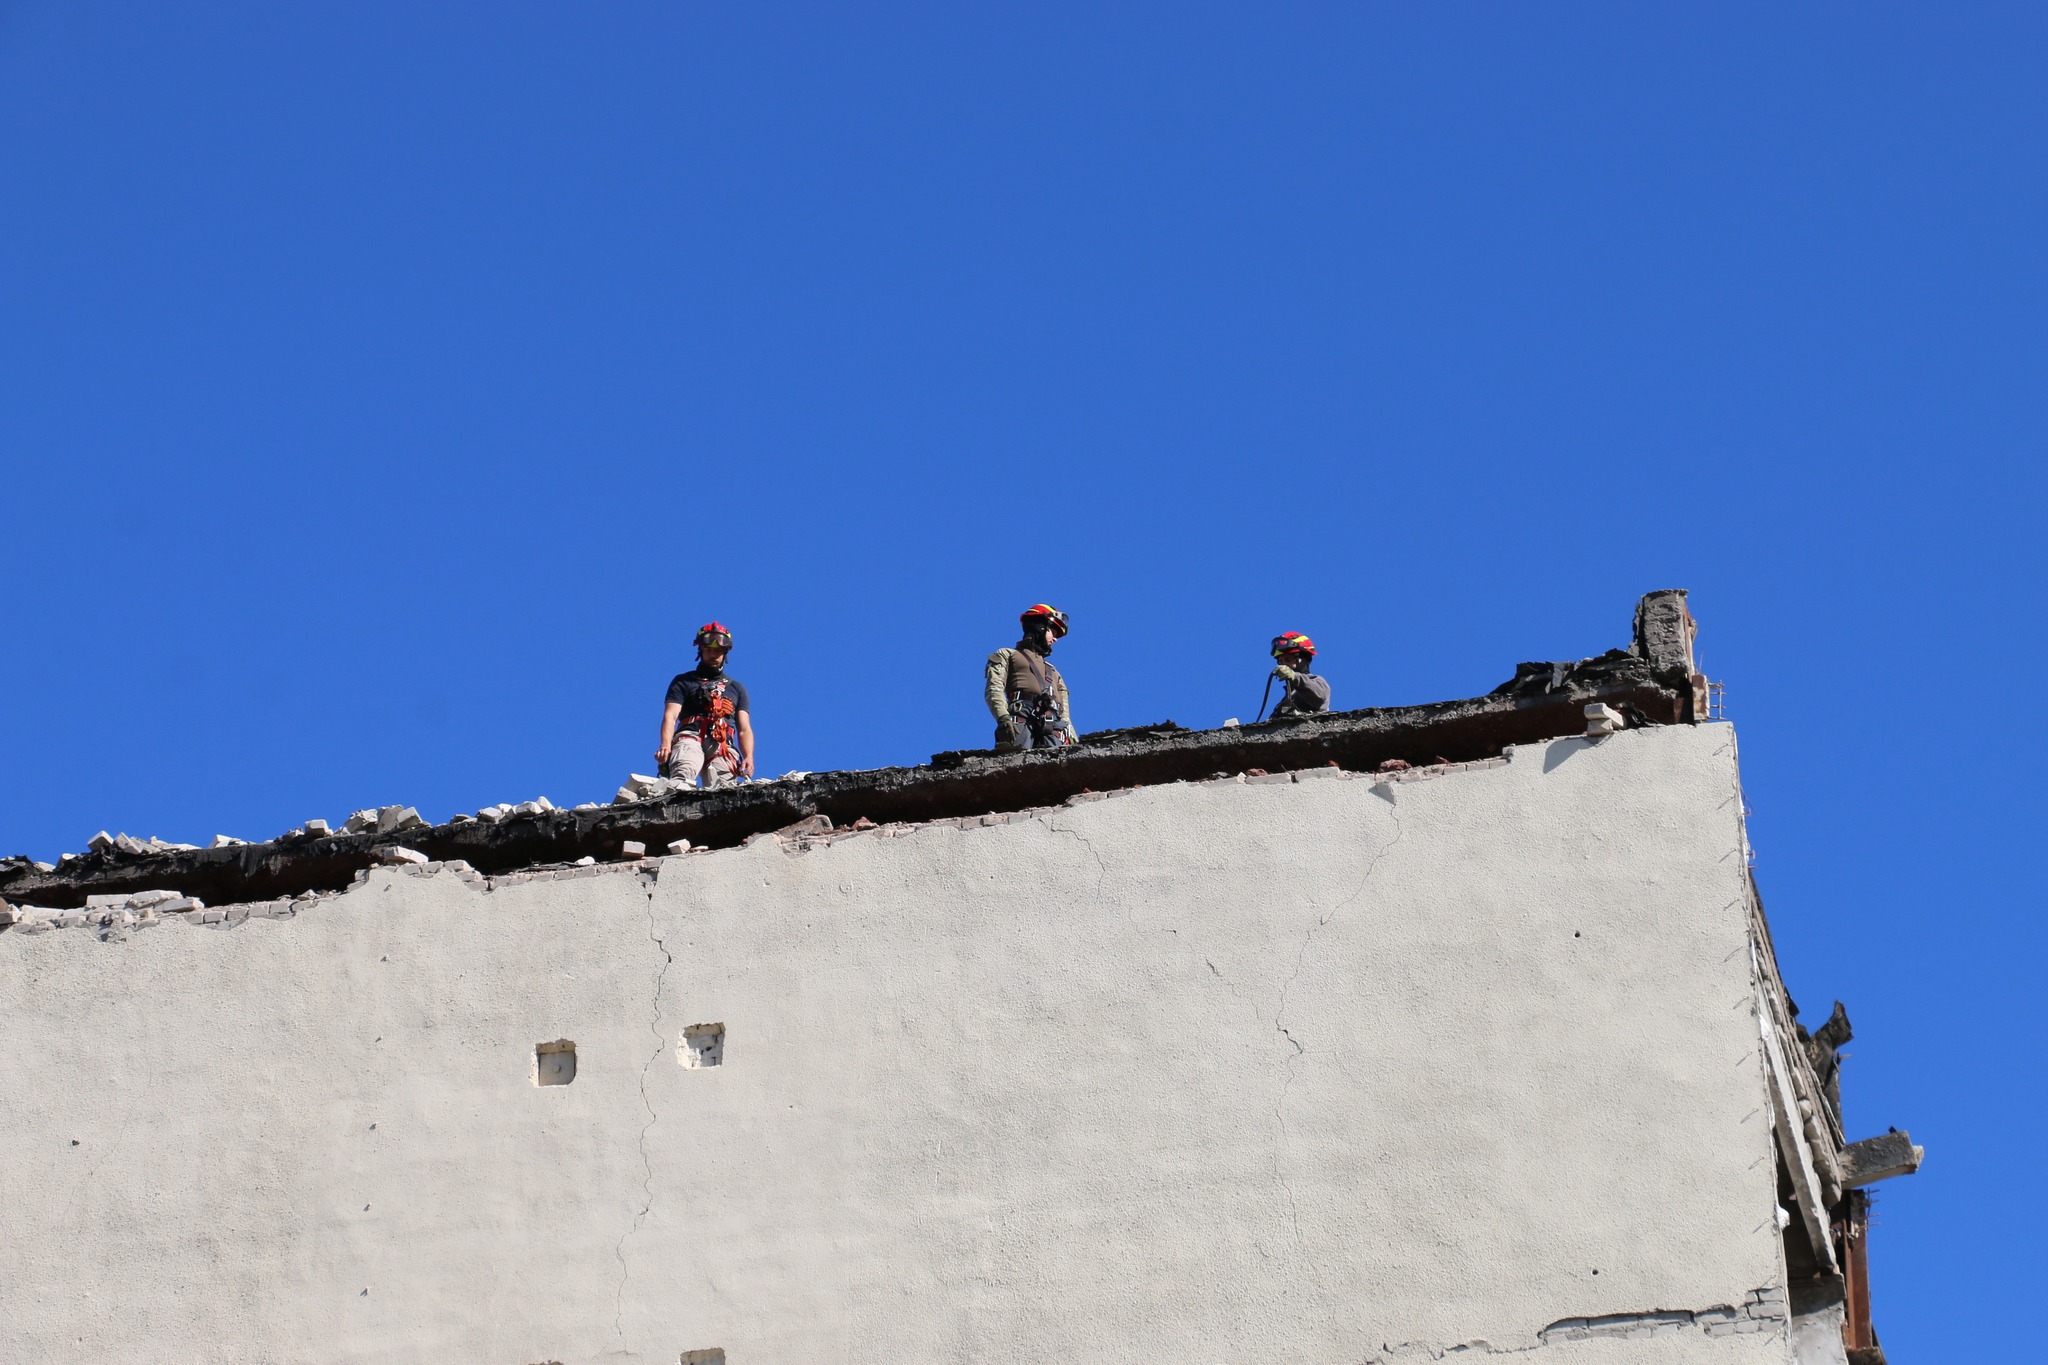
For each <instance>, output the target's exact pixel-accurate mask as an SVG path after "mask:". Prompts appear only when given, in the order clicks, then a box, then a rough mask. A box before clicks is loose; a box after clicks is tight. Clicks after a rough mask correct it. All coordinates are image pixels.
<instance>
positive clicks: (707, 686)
mask: <svg viewBox="0 0 2048 1365" xmlns="http://www.w3.org/2000/svg"><path fill="white" fill-rule="evenodd" d="M721 696H722V697H724V698H726V699H727V700H729V701H730V702H732V708H733V710H735V711H746V712H749V713H751V712H752V711H753V707H751V706H749V705H748V704H747V689H746V685H745V684H744V683H742V682H740V680H739V679H737V678H731V677H727V676H726V674H725V672H724V670H722V669H709V668H705V667H704V666H703V665H701V664H700V665H698V666H697V667H696V668H693V669H691V670H690V671H689V672H688V673H678V674H676V677H675V681H674V682H672V683H670V684H669V685H668V700H669V701H672V702H675V703H677V704H679V705H680V706H681V707H682V708H683V713H682V716H681V717H680V719H681V720H682V721H683V722H684V723H687V722H689V721H692V720H696V719H699V718H701V717H704V716H708V715H710V714H711V699H712V698H713V697H721Z"/></svg>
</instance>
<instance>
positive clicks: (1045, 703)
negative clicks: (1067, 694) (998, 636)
mask: <svg viewBox="0 0 2048 1365" xmlns="http://www.w3.org/2000/svg"><path fill="white" fill-rule="evenodd" d="M1011 653H1012V654H1013V655H1015V656H1016V657H1018V658H1019V659H1021V660H1022V661H1023V664H1024V668H1025V671H1027V672H1028V673H1030V674H1031V680H1032V681H1033V682H1035V683H1037V684H1038V695H1037V696H1032V695H1031V694H1030V693H1028V692H1023V691H1018V690H1015V689H1013V690H1011V692H1010V694H1009V702H1010V714H1011V715H1012V716H1014V717H1016V718H1017V719H1018V720H1020V721H1022V722H1023V723H1024V724H1026V725H1028V726H1030V727H1031V744H1032V747H1033V748H1037V749H1045V748H1052V747H1056V746H1060V745H1064V744H1067V743H1069V742H1070V741H1069V739H1068V736H1067V727H1066V725H1065V724H1064V723H1063V722H1064V719H1065V718H1064V717H1063V716H1061V715H1060V703H1059V698H1058V696H1057V695H1056V694H1055V693H1054V691H1053V687H1054V679H1055V677H1056V676H1057V675H1056V674H1054V673H1053V671H1052V665H1051V664H1049V663H1046V662H1045V661H1043V660H1041V659H1040V658H1039V657H1038V653H1037V651H1036V650H1030V649H1026V648H1024V647H1023V646H1022V645H1019V646H1018V647H1017V648H1015V649H1014V650H1012V651H1011Z"/></svg>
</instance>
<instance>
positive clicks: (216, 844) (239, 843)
mask: <svg viewBox="0 0 2048 1365" xmlns="http://www.w3.org/2000/svg"><path fill="white" fill-rule="evenodd" d="M248 843H249V841H248V840H247V839H237V838H234V837H233V836H232V835H227V834H216V835H214V836H213V842H212V843H211V844H209V845H207V847H209V848H244V847H246V846H247V845H248Z"/></svg>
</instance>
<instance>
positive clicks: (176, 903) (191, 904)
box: [153, 896, 206, 915]
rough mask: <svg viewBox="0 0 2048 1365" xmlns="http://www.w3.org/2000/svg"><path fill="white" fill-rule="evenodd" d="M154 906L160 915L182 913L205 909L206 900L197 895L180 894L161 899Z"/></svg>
mask: <svg viewBox="0 0 2048 1365" xmlns="http://www.w3.org/2000/svg"><path fill="white" fill-rule="evenodd" d="M153 908H154V909H155V911H156V912H157V913H158V914H159V915H182V914H186V913H187V912H189V911H193V910H204V909H205V908H206V902H205V901H203V900H201V899H199V897H197V896H178V897H176V898H174V899H172V900H167V901H159V902H157V904H156V905H155V906H154V907H153Z"/></svg>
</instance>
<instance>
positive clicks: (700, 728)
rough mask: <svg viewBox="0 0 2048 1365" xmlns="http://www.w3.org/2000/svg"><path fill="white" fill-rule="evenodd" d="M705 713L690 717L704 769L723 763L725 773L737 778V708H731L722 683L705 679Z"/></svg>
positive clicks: (738, 762) (738, 763)
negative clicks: (735, 742) (719, 761)
mask: <svg viewBox="0 0 2048 1365" xmlns="http://www.w3.org/2000/svg"><path fill="white" fill-rule="evenodd" d="M702 686H703V688H704V694H705V696H704V705H705V708H706V710H705V713H704V714H703V715H699V716H692V717H690V724H691V726H692V727H693V728H694V729H695V730H696V732H697V743H698V744H699V745H701V746H702V747H703V750H704V767H705V768H706V770H709V769H710V767H711V765H712V764H713V763H714V762H716V761H717V760H719V759H721V758H722V759H724V760H725V764H726V769H727V771H729V772H731V773H732V774H733V776H735V777H737V776H739V771H740V756H739V754H738V752H737V751H736V750H735V749H734V748H733V739H734V737H735V735H736V734H737V731H736V729H735V728H734V721H733V716H734V715H735V714H736V713H737V712H738V711H739V708H738V707H737V706H735V705H733V700H732V698H731V697H728V696H726V695H725V679H724V678H718V679H715V680H711V679H707V680H706V681H705V682H704V683H703V684H702Z"/></svg>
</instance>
